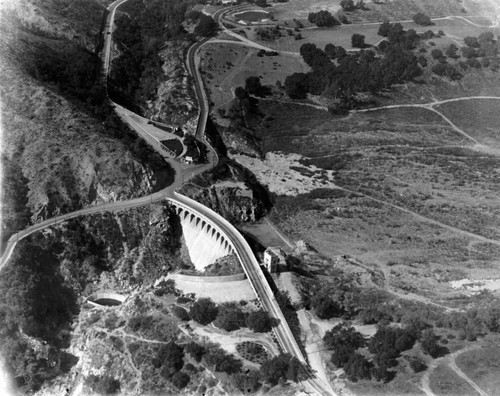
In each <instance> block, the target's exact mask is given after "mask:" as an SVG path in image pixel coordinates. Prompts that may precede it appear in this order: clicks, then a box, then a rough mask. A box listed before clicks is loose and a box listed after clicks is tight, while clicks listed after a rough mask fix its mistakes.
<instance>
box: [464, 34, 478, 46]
mask: <svg viewBox="0 0 500 396" xmlns="http://www.w3.org/2000/svg"><path fill="white" fill-rule="evenodd" d="M464 43H465V45H466V46H467V47H472V48H479V40H478V39H477V37H471V36H467V37H464Z"/></svg>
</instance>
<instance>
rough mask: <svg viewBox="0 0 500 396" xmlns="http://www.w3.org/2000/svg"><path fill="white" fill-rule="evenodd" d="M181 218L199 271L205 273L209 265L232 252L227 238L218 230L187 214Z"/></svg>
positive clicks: (185, 236)
mask: <svg viewBox="0 0 500 396" xmlns="http://www.w3.org/2000/svg"><path fill="white" fill-rule="evenodd" d="M179 216H180V218H181V225H182V231H183V234H184V240H185V241H186V245H187V248H188V251H189V256H190V258H191V261H192V263H193V264H194V266H195V268H196V269H197V270H198V271H204V270H205V268H206V267H207V266H208V265H210V264H213V263H214V262H215V261H216V260H217V259H219V258H222V257H224V256H227V255H228V254H230V253H231V252H232V249H231V246H230V245H229V243H228V242H226V239H225V237H224V236H222V235H221V234H220V232H218V231H217V230H216V229H214V228H213V227H211V226H209V225H208V224H206V223H205V222H204V221H202V220H200V219H198V218H196V217H195V216H192V215H190V214H187V215H185V212H184V213H181V214H180V215H179Z"/></svg>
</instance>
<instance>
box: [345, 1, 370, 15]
mask: <svg viewBox="0 0 500 396" xmlns="http://www.w3.org/2000/svg"><path fill="white" fill-rule="evenodd" d="M340 6H341V7H342V9H343V10H344V11H347V12H351V11H355V10H357V9H358V10H362V9H364V8H365V2H364V1H363V0H359V1H357V2H356V3H354V0H342V1H341V2H340Z"/></svg>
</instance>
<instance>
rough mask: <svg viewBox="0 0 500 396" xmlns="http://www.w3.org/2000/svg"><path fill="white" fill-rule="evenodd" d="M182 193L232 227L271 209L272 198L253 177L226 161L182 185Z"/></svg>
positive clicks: (258, 216) (262, 214)
mask: <svg viewBox="0 0 500 396" xmlns="http://www.w3.org/2000/svg"><path fill="white" fill-rule="evenodd" d="M181 192H182V193H183V194H186V195H187V196H189V197H191V198H193V199H195V200H197V201H198V202H201V203H202V204H203V205H205V206H208V207H209V208H210V209H212V210H214V211H215V212H217V213H219V214H220V215H222V216H224V217H225V218H226V219H227V220H229V221H231V222H233V223H241V222H247V221H255V220H258V219H259V218H261V217H262V216H264V215H265V214H266V213H267V211H268V210H269V209H270V208H271V206H272V196H271V195H270V194H269V192H268V191H267V190H266V189H265V187H263V186H262V185H261V184H259V182H258V181H257V180H256V178H255V176H254V175H253V174H252V173H251V172H249V171H248V170H247V169H245V168H244V167H242V166H241V165H239V164H238V163H236V162H234V161H232V160H230V159H228V158H227V157H223V158H221V160H220V161H219V164H218V165H217V166H216V167H215V168H214V169H213V170H211V171H209V172H205V173H204V174H202V175H199V176H197V177H195V178H194V179H193V180H192V181H191V182H190V183H188V184H186V185H184V187H183V188H182V190H181Z"/></svg>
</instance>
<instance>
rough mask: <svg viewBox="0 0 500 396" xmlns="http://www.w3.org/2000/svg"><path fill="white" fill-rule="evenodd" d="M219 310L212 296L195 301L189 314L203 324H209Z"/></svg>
mask: <svg viewBox="0 0 500 396" xmlns="http://www.w3.org/2000/svg"><path fill="white" fill-rule="evenodd" d="M218 312H219V309H218V307H217V305H216V304H215V303H214V302H213V301H212V300H211V299H210V298H208V297H205V298H199V299H198V300H196V301H195V302H194V303H193V305H192V306H191V309H190V310H189V316H190V317H191V318H192V319H193V320H195V321H197V322H198V323H200V324H202V325H208V324H210V323H212V322H213V321H214V320H215V318H216V317H217V314H218Z"/></svg>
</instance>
